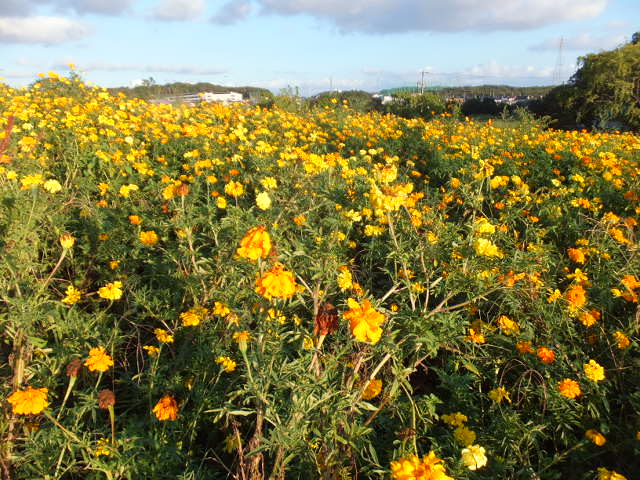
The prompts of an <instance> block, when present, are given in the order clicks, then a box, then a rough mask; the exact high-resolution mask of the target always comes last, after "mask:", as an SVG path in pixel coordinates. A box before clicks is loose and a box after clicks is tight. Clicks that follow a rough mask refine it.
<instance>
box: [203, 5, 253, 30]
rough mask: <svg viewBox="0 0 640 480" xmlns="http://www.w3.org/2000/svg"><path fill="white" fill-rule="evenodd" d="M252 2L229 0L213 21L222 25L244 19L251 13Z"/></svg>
mask: <svg viewBox="0 0 640 480" xmlns="http://www.w3.org/2000/svg"><path fill="white" fill-rule="evenodd" d="M251 7H252V6H251V2H249V1H248V0H229V1H228V2H227V3H225V4H224V5H223V6H222V7H221V8H220V9H219V10H218V12H217V13H216V14H215V15H214V16H213V17H212V18H211V21H212V22H214V23H218V24H220V25H231V24H232V23H236V22H238V21H240V20H244V19H245V18H247V17H248V16H249V14H250V13H251V10H252V8H251Z"/></svg>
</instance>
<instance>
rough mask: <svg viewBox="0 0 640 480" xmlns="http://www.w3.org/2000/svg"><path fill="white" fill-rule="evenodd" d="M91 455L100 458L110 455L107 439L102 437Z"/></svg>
mask: <svg viewBox="0 0 640 480" xmlns="http://www.w3.org/2000/svg"><path fill="white" fill-rule="evenodd" d="M93 454H94V455H95V456H96V457H100V456H102V455H105V456H109V455H111V450H110V449H109V439H108V438H104V437H103V438H101V439H99V440H98V444H97V445H96V448H95V450H94V451H93Z"/></svg>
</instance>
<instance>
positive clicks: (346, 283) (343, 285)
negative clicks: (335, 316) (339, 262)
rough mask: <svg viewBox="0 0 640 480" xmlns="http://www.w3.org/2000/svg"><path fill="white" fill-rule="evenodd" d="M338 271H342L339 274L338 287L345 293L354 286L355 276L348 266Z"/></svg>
mask: <svg viewBox="0 0 640 480" xmlns="http://www.w3.org/2000/svg"><path fill="white" fill-rule="evenodd" d="M338 270H339V271H340V273H338V286H339V287H340V291H341V292H344V291H345V290H348V289H349V288H351V286H352V285H353V276H352V275H351V272H350V271H349V267H347V266H344V265H343V266H341V267H340V268H339V269H338Z"/></svg>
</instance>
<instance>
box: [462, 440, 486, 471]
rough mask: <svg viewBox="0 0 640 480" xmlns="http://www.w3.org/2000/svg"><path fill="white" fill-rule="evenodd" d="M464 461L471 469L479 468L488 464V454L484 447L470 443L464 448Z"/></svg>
mask: <svg viewBox="0 0 640 480" xmlns="http://www.w3.org/2000/svg"><path fill="white" fill-rule="evenodd" d="M462 463H463V464H464V466H465V467H467V468H468V469H469V470H478V469H479V468H482V467H484V466H485V465H486V464H487V456H486V455H485V449H484V447H481V446H480V445H470V446H468V447H467V448H464V449H462Z"/></svg>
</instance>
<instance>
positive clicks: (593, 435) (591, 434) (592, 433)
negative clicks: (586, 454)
mask: <svg viewBox="0 0 640 480" xmlns="http://www.w3.org/2000/svg"><path fill="white" fill-rule="evenodd" d="M584 436H585V437H587V438H588V439H589V440H591V441H592V442H593V443H595V444H596V445H597V446H599V447H601V446H603V445H604V444H605V443H607V439H606V438H605V436H604V435H602V434H601V433H600V432H599V431H597V430H593V429H589V430H587V431H586V432H584Z"/></svg>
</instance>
